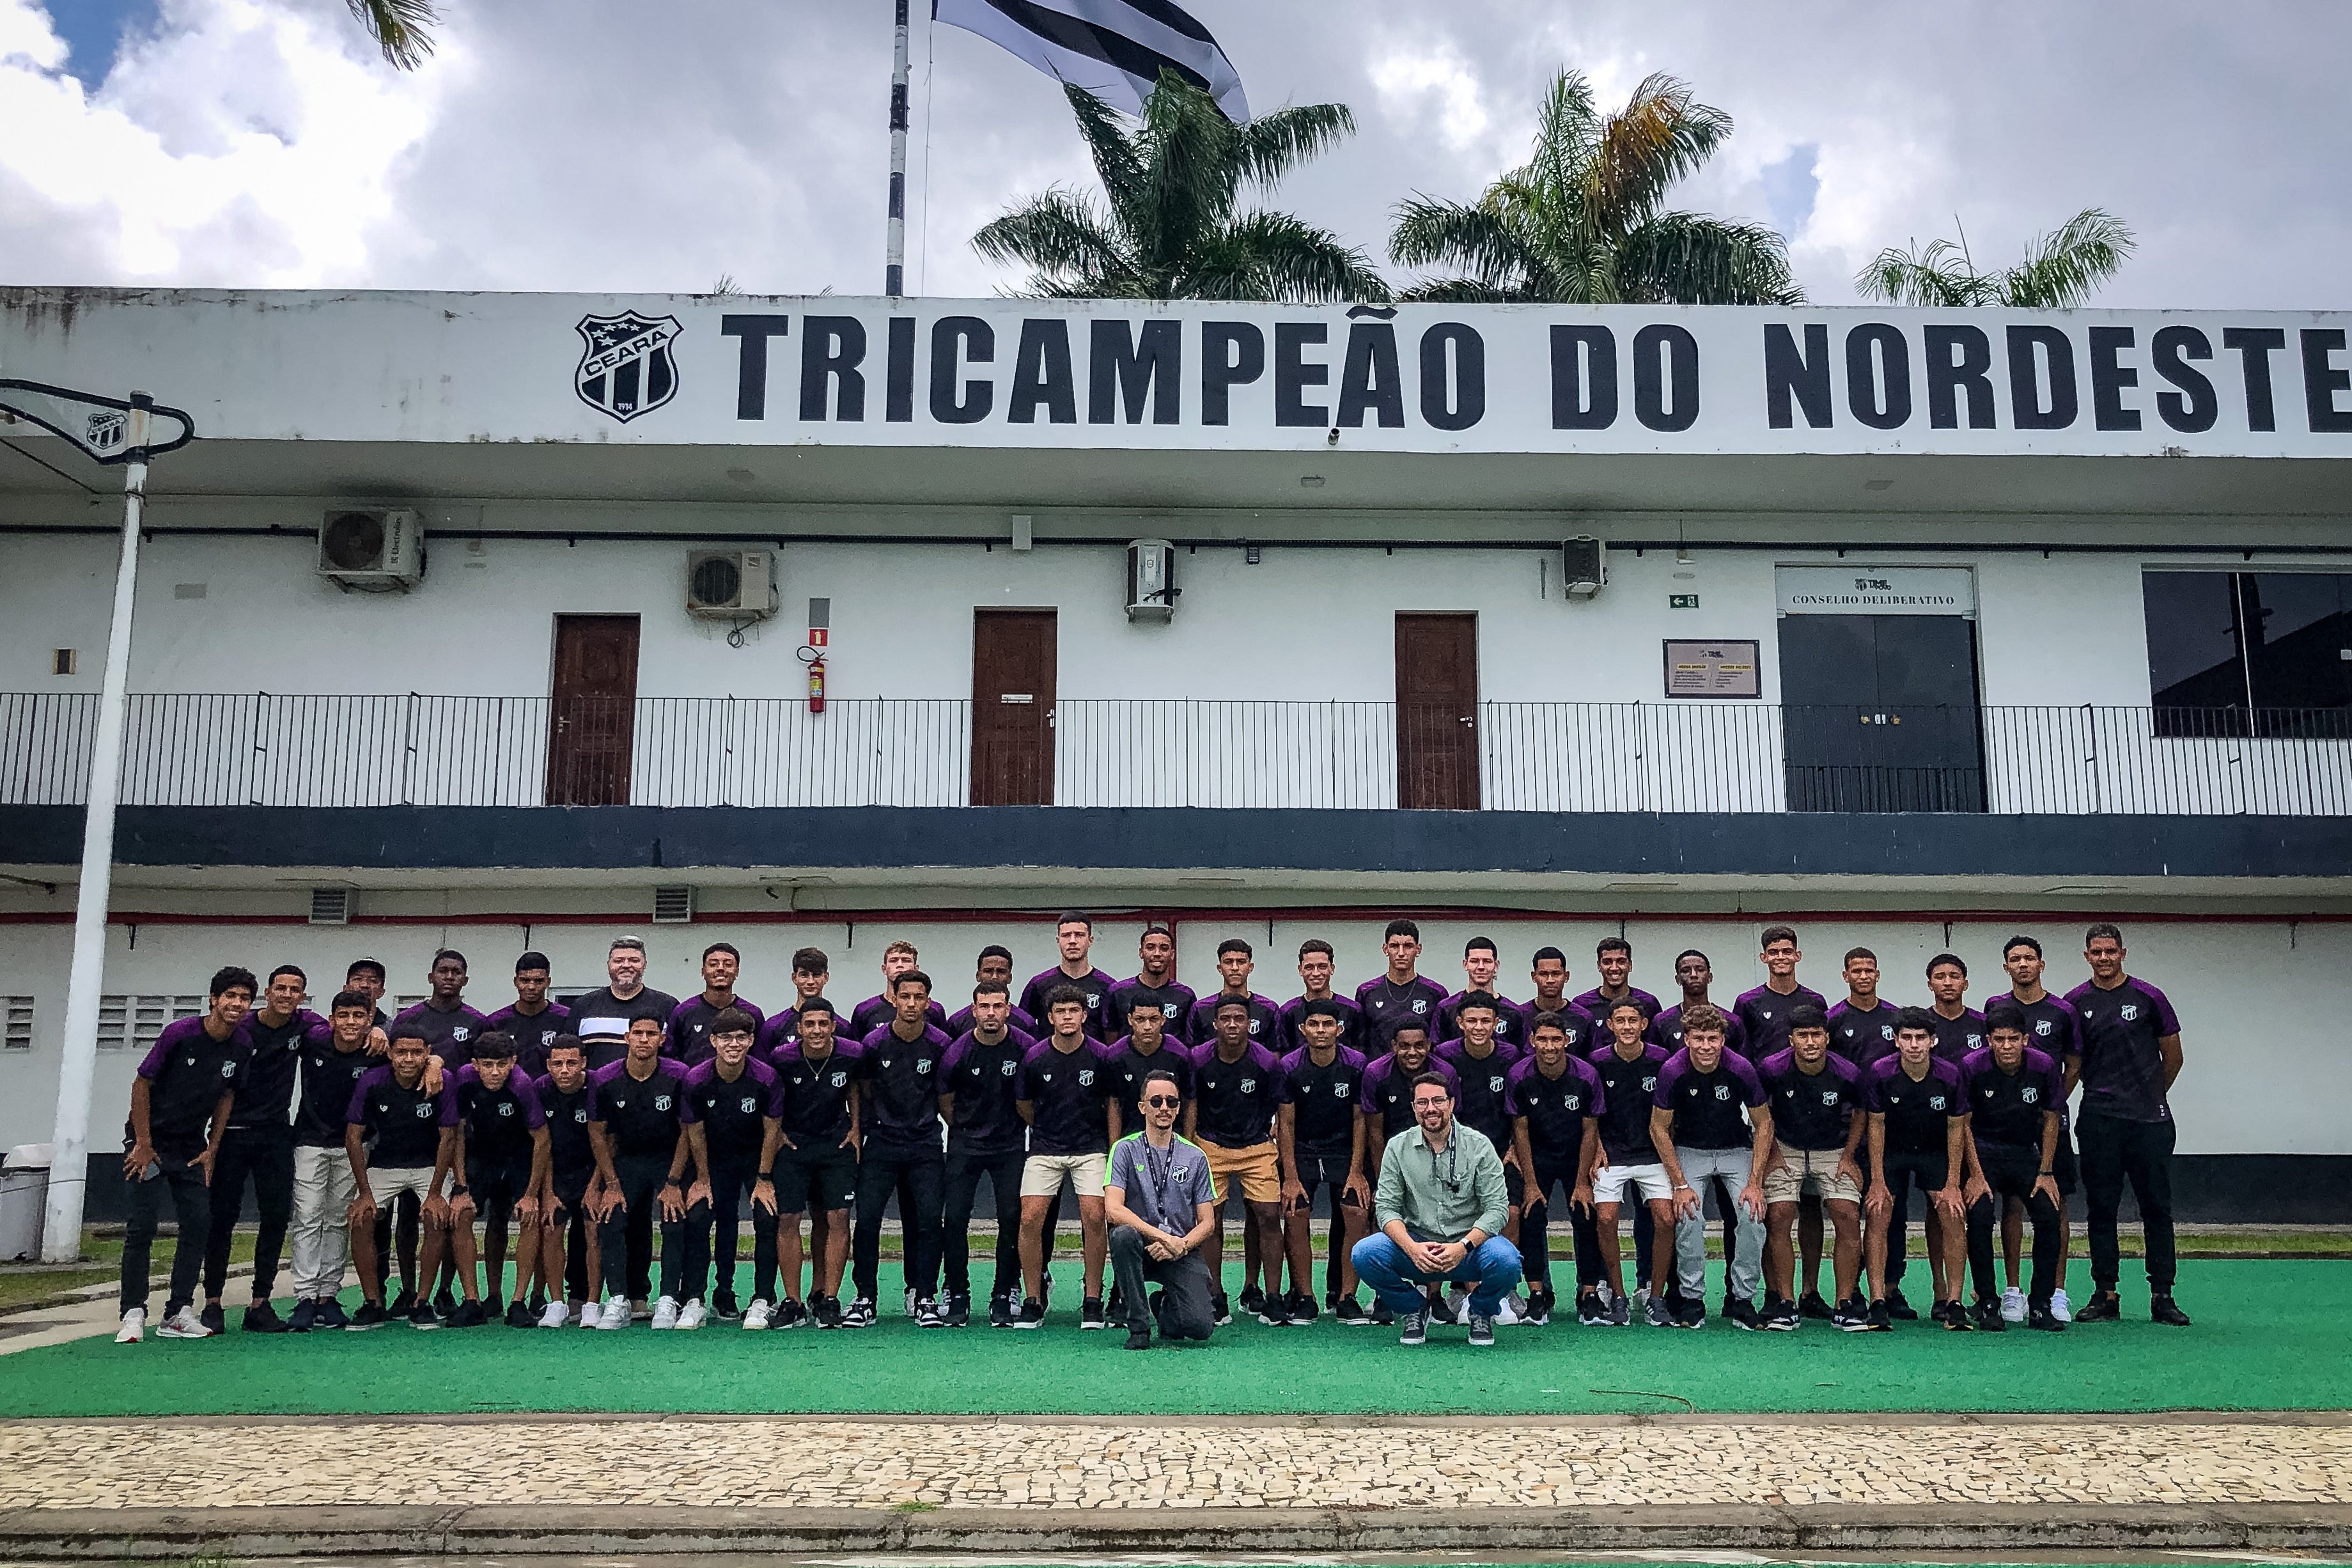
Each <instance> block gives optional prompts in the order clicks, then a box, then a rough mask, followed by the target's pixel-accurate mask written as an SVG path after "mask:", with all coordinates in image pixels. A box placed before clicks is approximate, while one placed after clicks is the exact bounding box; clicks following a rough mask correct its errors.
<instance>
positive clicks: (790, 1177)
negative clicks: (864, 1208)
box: [776, 1145, 857, 1215]
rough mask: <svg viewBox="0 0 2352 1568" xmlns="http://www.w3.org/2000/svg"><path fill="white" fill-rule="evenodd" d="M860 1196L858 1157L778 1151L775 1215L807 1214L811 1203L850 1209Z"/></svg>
mask: <svg viewBox="0 0 2352 1568" xmlns="http://www.w3.org/2000/svg"><path fill="white" fill-rule="evenodd" d="M856 1197H857V1156H856V1155H853V1154H851V1153H850V1152H849V1151H848V1150H847V1149H845V1148H841V1147H839V1146H837V1145H836V1146H835V1147H833V1148H829V1149H779V1150H777V1151H776V1212H777V1213H778V1214H780V1215H783V1214H804V1213H806V1212H807V1211H808V1207H809V1200H810V1199H812V1198H814V1199H815V1200H816V1206H817V1207H819V1208H821V1209H825V1210H828V1211H830V1210H833V1209H836V1208H847V1207H850V1206H851V1204H853V1203H854V1202H856Z"/></svg>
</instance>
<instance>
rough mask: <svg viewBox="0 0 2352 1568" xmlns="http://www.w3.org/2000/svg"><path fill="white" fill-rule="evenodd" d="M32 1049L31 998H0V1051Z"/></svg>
mask: <svg viewBox="0 0 2352 1568" xmlns="http://www.w3.org/2000/svg"><path fill="white" fill-rule="evenodd" d="M32 1049H33V998H30V997H0V1051H30V1050H32Z"/></svg>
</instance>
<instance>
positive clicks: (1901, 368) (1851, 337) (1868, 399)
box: [1845, 321, 1911, 430]
mask: <svg viewBox="0 0 2352 1568" xmlns="http://www.w3.org/2000/svg"><path fill="white" fill-rule="evenodd" d="M1845 402H1846V406H1847V407H1848V408H1850V409H1852V410H1853V416H1854V418H1856V419H1858V420H1860V421H1862V423H1864V424H1866V425H1868V426H1870V428H1871V429H1873V430H1900V429H1902V428H1903V427H1904V425H1906V424H1907V423H1910V419H1911V345H1910V342H1909V341H1908V340H1906V339H1905V338H1904V336H1903V332H1902V329H1900V328H1897V327H1890V326H1888V325H1887V324H1886V323H1885V322H1884V321H1865V322H1864V323H1863V324H1862V325H1861V326H1859V327H1856V328H1855V329H1853V330H1852V331H1850V332H1848V333H1847V334H1846V335H1845Z"/></svg>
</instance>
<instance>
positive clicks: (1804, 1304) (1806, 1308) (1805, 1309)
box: [1797, 1291, 1837, 1322]
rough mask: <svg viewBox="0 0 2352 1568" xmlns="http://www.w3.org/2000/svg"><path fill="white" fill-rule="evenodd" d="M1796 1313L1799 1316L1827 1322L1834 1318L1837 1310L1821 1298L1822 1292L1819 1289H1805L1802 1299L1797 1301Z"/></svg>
mask: <svg viewBox="0 0 2352 1568" xmlns="http://www.w3.org/2000/svg"><path fill="white" fill-rule="evenodd" d="M1797 1315H1798V1316H1799V1317H1801V1318H1817V1319H1819V1320H1821V1321H1822V1322H1833V1321H1834V1320H1835V1319H1836V1317H1837V1311H1836V1309H1835V1308H1833V1307H1832V1306H1831V1305H1830V1304H1829V1303H1828V1302H1827V1301H1823V1300H1822V1293H1821V1292H1820V1291H1806V1292H1805V1294H1804V1299H1803V1300H1801V1301H1799V1302H1798V1303H1797Z"/></svg>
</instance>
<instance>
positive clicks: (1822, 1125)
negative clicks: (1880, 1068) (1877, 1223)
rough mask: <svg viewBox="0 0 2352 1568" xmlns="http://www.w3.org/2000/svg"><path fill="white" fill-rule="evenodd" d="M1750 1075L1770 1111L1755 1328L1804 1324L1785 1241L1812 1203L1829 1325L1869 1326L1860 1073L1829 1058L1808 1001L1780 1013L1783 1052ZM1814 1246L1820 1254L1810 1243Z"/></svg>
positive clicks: (1866, 1118) (1791, 1250)
mask: <svg viewBox="0 0 2352 1568" xmlns="http://www.w3.org/2000/svg"><path fill="white" fill-rule="evenodd" d="M1756 1075H1757V1076H1758V1077H1759V1078H1760V1079H1761V1080H1763V1083H1764V1092H1765V1095H1766V1097H1767V1098H1768V1100H1769V1103H1770V1104H1771V1106H1772V1143H1773V1147H1774V1155H1773V1160H1772V1164H1771V1166H1769V1168H1768V1169H1767V1170H1766V1171H1765V1173H1764V1201H1765V1203H1766V1205H1767V1206H1768V1207H1766V1209H1765V1214H1764V1225H1765V1237H1764V1292H1765V1293H1764V1326H1765V1327H1766V1328H1768V1329H1773V1330H1777V1331H1780V1332H1781V1333H1789V1332H1791V1331H1793V1330H1795V1329H1796V1328H1797V1327H1798V1326H1799V1324H1800V1323H1801V1320H1802V1318H1803V1315H1804V1314H1803V1312H1802V1310H1801V1308H1800V1306H1799V1305H1798V1302H1797V1297H1796V1281H1795V1275H1796V1247H1795V1245H1794V1243H1793V1239H1792V1236H1791V1232H1792V1230H1793V1228H1795V1225H1796V1222H1797V1218H1798V1213H1799V1210H1800V1209H1801V1207H1803V1206H1804V1202H1805V1199H1806V1198H1808V1197H1811V1199H1812V1200H1813V1202H1814V1203H1816V1204H1817V1205H1819V1206H1820V1207H1821V1208H1822V1210H1823V1211H1825V1212H1826V1214H1827V1216H1828V1218H1829V1220H1830V1222H1831V1223H1832V1225H1834V1226H1835V1227H1836V1228H1837V1243H1836V1246H1835V1248H1834V1249H1832V1254H1831V1256H1832V1263H1833V1269H1834V1273H1833V1276H1832V1278H1833V1279H1834V1281H1835V1287H1834V1288H1835V1290H1836V1292H1837V1305H1836V1306H1835V1307H1833V1308H1832V1309H1831V1310H1830V1321H1831V1322H1833V1323H1835V1324H1836V1325H1837V1326H1838V1327H1839V1328H1841V1329H1844V1330H1846V1331H1848V1332H1853V1331H1857V1330H1861V1329H1865V1328H1867V1327H1868V1326H1869V1318H1870V1308H1869V1305H1868V1303H1867V1302H1865V1301H1863V1300H1862V1297H1861V1292H1860V1290H1859V1288H1858V1286H1857V1281H1858V1280H1859V1279H1860V1277H1861V1273H1862V1256H1863V1241H1862V1200H1863V1194H1864V1188H1865V1187H1866V1186H1867V1185H1868V1181H1869V1178H1868V1177H1867V1176H1864V1174H1863V1169H1862V1162H1863V1158H1864V1155H1863V1152H1862V1144H1863V1139H1864V1135H1865V1134H1867V1133H1868V1132H1869V1130H1870V1114H1869V1108H1868V1106H1867V1105H1866V1104H1865V1103H1864V1092H1863V1086H1862V1074H1861V1073H1860V1072H1858V1071H1855V1069H1854V1066H1853V1063H1852V1062H1850V1061H1847V1060H1846V1059H1845V1058H1844V1057H1843V1056H1840V1055H1839V1054H1838V1053H1837V1052H1835V1051H1832V1050H1831V1049H1830V1029H1829V1019H1828V1018H1827V1017H1826V1016H1825V1015H1824V1014H1823V1013H1822V1010H1821V1009H1818V1008H1816V1007H1814V1006H1813V1005H1812V1004H1811V1002H1805V1003H1801V1004H1799V1005H1798V1006H1797V1007H1794V1008H1791V1009H1790V1011H1789V1047H1788V1049H1787V1050H1786V1051H1775V1052H1774V1053H1773V1054H1772V1055H1770V1056H1768V1057H1766V1058H1765V1059H1764V1060H1763V1061H1760V1062H1759V1063H1757V1066H1756ZM1816 1245H1819V1243H1818V1242H1817V1243H1816Z"/></svg>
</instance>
